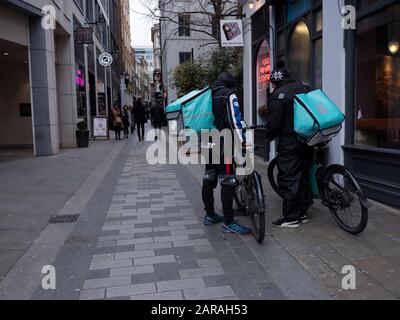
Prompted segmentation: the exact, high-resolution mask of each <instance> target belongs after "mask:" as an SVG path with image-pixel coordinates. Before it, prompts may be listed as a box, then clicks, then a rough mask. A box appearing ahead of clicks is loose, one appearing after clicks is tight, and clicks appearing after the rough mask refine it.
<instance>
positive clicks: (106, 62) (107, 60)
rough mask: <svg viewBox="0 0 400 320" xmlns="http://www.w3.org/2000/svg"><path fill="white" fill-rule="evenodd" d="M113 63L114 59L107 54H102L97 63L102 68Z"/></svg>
mask: <svg viewBox="0 0 400 320" xmlns="http://www.w3.org/2000/svg"><path fill="white" fill-rule="evenodd" d="M113 62H114V58H113V57H112V55H111V54H109V53H108V52H104V53H102V54H101V55H100V56H99V63H100V65H102V66H103V67H110V66H111V65H112V64H113Z"/></svg>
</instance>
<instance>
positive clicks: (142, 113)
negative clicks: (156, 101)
mask: <svg viewBox="0 0 400 320" xmlns="http://www.w3.org/2000/svg"><path fill="white" fill-rule="evenodd" d="M134 113H135V122H136V125H137V133H138V138H139V141H142V140H144V138H145V137H144V134H145V128H144V125H145V123H147V119H146V109H145V106H144V105H143V103H142V99H141V98H139V99H138V100H137V103H136V106H135V112H134Z"/></svg>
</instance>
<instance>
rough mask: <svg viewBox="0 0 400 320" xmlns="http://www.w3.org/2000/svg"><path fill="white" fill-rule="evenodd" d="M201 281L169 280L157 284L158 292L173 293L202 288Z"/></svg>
mask: <svg viewBox="0 0 400 320" xmlns="http://www.w3.org/2000/svg"><path fill="white" fill-rule="evenodd" d="M205 286H206V284H205V283H204V281H203V279H187V280H171V281H161V282H157V290H158V291H175V290H183V289H192V288H204V287H205Z"/></svg>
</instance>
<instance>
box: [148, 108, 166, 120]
mask: <svg viewBox="0 0 400 320" xmlns="http://www.w3.org/2000/svg"><path fill="white" fill-rule="evenodd" d="M151 117H152V119H153V122H154V123H156V124H160V123H162V122H163V121H164V119H165V112H164V108H163V107H161V106H157V107H154V108H152V109H151Z"/></svg>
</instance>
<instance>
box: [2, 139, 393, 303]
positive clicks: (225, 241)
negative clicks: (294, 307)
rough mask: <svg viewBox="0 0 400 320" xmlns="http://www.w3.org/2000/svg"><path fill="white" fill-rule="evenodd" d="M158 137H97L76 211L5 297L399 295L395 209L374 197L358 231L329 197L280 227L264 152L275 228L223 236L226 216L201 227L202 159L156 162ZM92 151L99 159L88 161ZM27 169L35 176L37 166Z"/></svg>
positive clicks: (54, 228) (21, 269)
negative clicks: (50, 274)
mask: <svg viewBox="0 0 400 320" xmlns="http://www.w3.org/2000/svg"><path fill="white" fill-rule="evenodd" d="M149 145H150V143H147V142H142V143H139V142H138V141H137V139H136V137H135V138H134V139H131V140H129V141H128V142H122V143H119V144H115V145H114V142H112V141H111V142H107V143H102V142H99V145H98V146H97V148H92V151H93V153H90V155H89V153H88V154H87V155H86V158H85V157H83V158H84V159H86V161H85V163H86V165H87V167H86V166H85V168H86V170H87V172H88V174H86V176H85V177H84V178H83V180H82V181H80V182H79V183H80V186H81V187H80V188H79V189H78V190H77V191H76V192H75V193H74V194H73V195H72V194H69V197H70V198H69V200H68V201H67V202H65V201H64V203H63V204H60V208H59V211H58V213H59V214H60V213H63V214H73V213H74V212H75V213H76V212H79V213H80V217H79V219H78V221H77V222H75V223H67V224H61V225H49V226H47V227H46V228H45V230H44V231H43V232H41V234H40V236H39V237H38V238H37V240H36V241H35V243H34V244H33V245H32V246H30V247H29V250H28V251H25V254H24V255H23V257H22V258H21V259H20V260H19V261H18V263H17V265H15V266H14V268H12V269H11V271H10V272H9V273H8V274H7V276H6V277H5V279H4V280H3V281H1V282H0V299H8V298H17V299H18V298H23V299H28V298H31V299H82V300H95V299H138V300H140V299H145V300H155V299H156V300H159V299H161V300H162V299H173V300H182V299H194V300H197V299H398V298H399V297H400V293H399V288H400V285H399V284H400V274H399V272H400V259H399V253H400V249H399V248H400V246H399V241H400V234H399V233H400V231H399V228H398V226H399V225H400V215H399V212H398V211H397V210H391V209H390V208H386V207H384V206H381V205H378V204H375V206H374V207H373V208H372V209H371V212H370V221H371V222H370V225H369V226H368V228H367V230H366V231H365V232H364V233H363V234H362V235H361V236H359V237H355V236H352V235H349V234H347V233H345V232H344V231H342V230H341V229H340V228H339V227H338V226H337V225H336V223H335V222H334V220H333V218H331V217H330V215H329V212H328V211H327V209H326V208H324V207H322V206H321V205H319V204H316V205H315V206H314V207H313V208H312V209H311V212H310V214H311V218H312V220H311V222H310V223H309V224H307V225H304V226H302V227H301V228H299V229H297V230H281V229H273V228H272V227H271V226H270V222H271V221H272V220H273V219H276V218H278V217H279V215H280V211H281V209H280V206H281V200H280V199H279V198H278V197H277V196H276V195H274V193H273V192H272V190H271V188H270V187H269V184H268V181H267V179H266V164H265V163H263V162H262V161H261V160H260V159H257V161H256V162H257V163H256V165H257V168H258V170H259V171H260V172H261V173H262V175H263V179H264V187H265V190H266V195H267V203H268V215H267V222H268V224H267V237H266V241H265V243H264V244H263V245H259V244H258V243H257V242H256V241H255V240H254V238H253V237H251V236H249V237H239V236H229V235H223V234H222V233H221V227H220V226H213V227H208V228H206V227H203V226H202V223H201V222H202V219H203V217H204V212H203V205H202V203H201V196H200V195H201V180H202V175H203V168H202V167H201V166H182V165H167V164H165V165H155V166H149V165H148V164H147V162H146V160H145V152H146V150H147V147H148V146H149ZM116 146H118V148H117V147H116ZM89 150H90V149H89ZM89 150H88V151H89ZM107 153H108V155H107V156H106V154H107ZM48 159H49V160H51V158H48ZM63 159H64V158H63ZM89 159H92V161H94V159H96V161H97V163H98V164H99V165H97V166H96V165H93V164H92V165H93V167H92V168H90V167H89V164H88V163H87V162H88V161H89ZM101 159H103V161H101ZM45 160H46V159H45ZM56 160H57V159H56ZM80 160H83V159H80ZM23 163H25V162H23ZM79 163H81V162H77V163H76V164H72V163H71V164H69V165H70V166H72V167H73V166H74V165H76V166H78V164H79ZM10 164H11V167H10V168H15V169H16V168H18V166H19V165H18V163H12V162H10ZM25 166H27V167H28V164H25ZM49 167H50V168H51V166H49ZM90 170H92V173H91V174H90V175H89V171H90ZM72 171H73V169H71V172H72ZM5 172H6V171H5ZM42 172H43V171H42ZM25 174H26V179H28V178H29V175H28V170H27V171H26V173H25ZM82 175H83V173H82ZM33 176H34V175H33ZM85 179H86V180H85ZM67 181H68V180H67ZM16 185H17V184H16ZM76 186H77V187H78V182H77V185H76ZM23 187H24V186H23ZM29 194H30V193H28V192H27V195H29ZM42 196H43V195H42ZM71 196H72V197H71ZM32 197H33V198H34V196H32ZM65 197H66V198H67V195H65ZM49 198H51V196H49ZM218 198H219V197H218V196H217V197H216V199H218ZM63 199H64V198H63ZM16 202H17V201H16ZM16 202H15V203H16ZM0 203H1V202H0ZM11 205H12V204H10V206H11ZM38 205H39V204H38ZM217 205H218V206H219V207H220V202H218V203H217ZM61 207H62V208H61ZM23 212H25V211H24V209H23V208H22V209H21V213H23ZM240 220H241V221H242V222H243V223H245V224H248V223H249V221H248V220H247V218H241V219H240ZM0 221H1V220H0ZM23 221H26V220H23ZM20 223H21V227H26V224H24V223H23V222H20ZM38 233H39V231H38ZM0 245H1V244H0ZM27 246H28V244H27ZM0 248H1V247H0ZM0 250H1V249H0ZM45 264H51V265H54V266H55V268H56V270H57V290H54V291H45V290H43V289H42V288H41V286H40V280H41V277H42V275H41V273H40V270H41V269H40V268H41V267H42V266H43V265H45ZM345 265H354V266H355V267H356V268H357V289H356V290H350V291H344V290H343V289H342V288H341V283H342V278H343V276H344V275H343V274H341V271H342V267H343V266H345Z"/></svg>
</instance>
